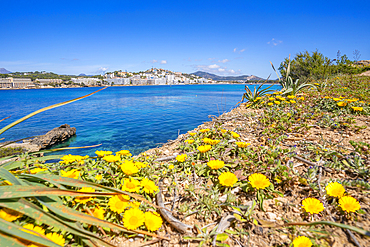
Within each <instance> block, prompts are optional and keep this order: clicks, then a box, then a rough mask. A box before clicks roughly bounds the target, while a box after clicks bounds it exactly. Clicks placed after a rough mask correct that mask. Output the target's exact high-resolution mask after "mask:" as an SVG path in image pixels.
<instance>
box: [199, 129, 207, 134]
mask: <svg viewBox="0 0 370 247" xmlns="http://www.w3.org/2000/svg"><path fill="white" fill-rule="evenodd" d="M199 131H200V132H201V133H205V132H207V131H210V129H200V130H199Z"/></svg>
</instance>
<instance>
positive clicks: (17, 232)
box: [0, 218, 60, 247]
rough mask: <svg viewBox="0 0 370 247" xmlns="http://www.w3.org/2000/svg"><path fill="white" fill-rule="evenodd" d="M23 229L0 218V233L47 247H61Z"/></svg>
mask: <svg viewBox="0 0 370 247" xmlns="http://www.w3.org/2000/svg"><path fill="white" fill-rule="evenodd" d="M22 229H23V228H22V227H19V226H18V225H16V224H14V223H11V222H8V221H6V220H3V219H2V218H0V232H3V233H5V234H8V235H12V236H14V237H17V238H21V239H23V240H28V241H32V242H35V243H38V244H42V245H45V246H50V247H60V246H59V245H57V244H55V243H54V242H52V241H50V240H48V239H44V238H42V237H39V236H35V235H32V234H30V233H28V232H25V231H22Z"/></svg>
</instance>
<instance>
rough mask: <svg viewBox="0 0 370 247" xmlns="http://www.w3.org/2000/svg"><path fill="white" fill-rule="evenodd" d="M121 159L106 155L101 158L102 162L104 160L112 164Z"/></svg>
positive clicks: (116, 156)
mask: <svg viewBox="0 0 370 247" xmlns="http://www.w3.org/2000/svg"><path fill="white" fill-rule="evenodd" d="M120 159H121V157H120V156H118V155H106V156H104V157H103V160H105V161H106V162H109V163H113V162H117V161H119V160H120Z"/></svg>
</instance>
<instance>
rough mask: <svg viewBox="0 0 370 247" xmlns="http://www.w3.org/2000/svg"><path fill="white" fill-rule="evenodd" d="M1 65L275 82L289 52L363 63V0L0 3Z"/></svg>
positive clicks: (367, 25)
mask: <svg viewBox="0 0 370 247" xmlns="http://www.w3.org/2000/svg"><path fill="white" fill-rule="evenodd" d="M0 6H1V14H0V30H1V32H0V51H1V52H0V68H5V69H7V70H9V71H12V72H15V71H35V70H38V71H48V72H54V73H58V74H80V73H85V74H98V73H103V72H105V71H114V70H122V71H126V70H127V71H140V70H146V69H148V68H151V67H155V68H164V69H169V70H172V71H180V72H185V73H192V72H195V71H197V70H202V71H207V72H211V73H214V74H217V75H237V74H247V75H250V74H253V75H257V76H260V77H264V78H266V77H267V76H269V74H271V78H276V75H275V74H274V72H273V70H272V68H271V65H270V62H269V61H271V62H273V64H274V65H275V66H276V67H278V65H279V64H280V62H281V61H282V60H283V59H284V58H285V57H287V56H288V55H289V54H292V55H293V56H294V55H295V54H297V53H299V52H304V51H306V50H307V51H309V52H312V51H315V50H316V49H317V50H318V51H319V52H322V53H323V54H324V55H326V56H328V57H330V58H333V59H334V58H336V54H337V51H338V50H340V51H341V53H342V55H343V54H346V55H347V56H348V57H349V58H350V59H351V60H353V52H354V51H355V50H358V51H360V54H361V57H360V59H370V1H369V0H352V1H349V0H346V1H342V0H337V1H331V0H327V1H325V0H324V1H323V0H320V1H316V0H310V1H305V0H300V1H297V0H294V1H288V0H285V1H277V0H274V1H256V0H254V1H249V0H244V1H219V0H214V1H202V0H197V1H160V0H158V1H141V0H131V1H125V0H122V1H110V0H106V1H94V0H89V1H78V0H75V1H66V0H65V1H58V0H52V1H51V0H48V1H32V0H27V1H18V0H12V1H9V0H1V1H0Z"/></svg>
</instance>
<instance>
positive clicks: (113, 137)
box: [0, 84, 278, 155]
mask: <svg viewBox="0 0 370 247" xmlns="http://www.w3.org/2000/svg"><path fill="white" fill-rule="evenodd" d="M244 86H245V85H242V84H217V85H215V84H213V85H172V86H170V85H166V86H122V87H108V88H107V89H105V90H103V91H100V92H98V93H96V94H94V95H92V96H89V97H87V98H84V99H82V100H79V101H76V102H74V103H71V104H68V105H65V106H61V107H58V108H54V109H52V110H48V111H45V112H42V113H40V114H38V115H36V116H34V117H32V118H30V119H28V120H26V121H24V122H22V123H20V124H18V125H16V126H15V127H13V128H11V129H10V130H8V131H6V132H4V133H3V134H2V135H1V136H0V138H4V139H3V140H0V142H2V141H11V140H17V139H21V138H26V137H31V136H37V135H43V134H45V133H46V132H48V131H49V130H51V129H53V128H55V127H59V126H60V125H62V124H69V125H70V126H72V127H75V128H76V129H77V135H76V136H75V137H73V138H71V139H70V140H69V141H68V142H67V143H65V144H64V146H69V147H82V146H90V145H96V144H101V146H99V147H97V148H88V149H75V150H64V151H58V152H56V153H55V154H69V153H71V154H80V155H94V152H95V151H96V150H110V151H113V152H116V151H119V150H122V149H126V150H130V151H131V152H132V153H133V154H134V155H136V154H139V153H140V152H143V151H145V150H148V149H150V148H153V147H157V146H159V145H161V144H163V143H165V142H167V141H168V140H173V139H176V138H177V136H178V135H180V134H184V133H186V132H188V131H190V130H192V129H194V128H196V127H197V126H198V125H200V124H202V123H204V122H206V121H210V120H211V119H210V118H209V117H210V116H219V115H221V114H222V113H224V112H227V111H230V110H231V109H232V108H233V107H235V106H236V104H237V103H238V102H239V101H240V100H241V99H242V95H243V93H244V92H245V90H244ZM248 86H249V87H252V88H253V87H254V85H248ZM273 88H274V89H277V88H278V86H273ZM98 89H99V88H91V87H90V88H63V89H61V88H55V89H28V90H0V109H1V110H0V120H1V119H3V118H6V117H9V116H10V118H8V119H6V120H4V121H2V122H0V128H2V127H4V126H6V125H7V124H9V123H11V122H13V121H15V120H17V119H19V118H21V117H23V116H25V115H27V114H29V113H31V112H33V111H36V110H38V109H41V108H43V107H46V106H50V105H52V104H56V103H60V102H64V101H67V100H71V99H74V98H77V97H81V96H83V95H86V94H89V93H92V92H94V91H96V90H98Z"/></svg>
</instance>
